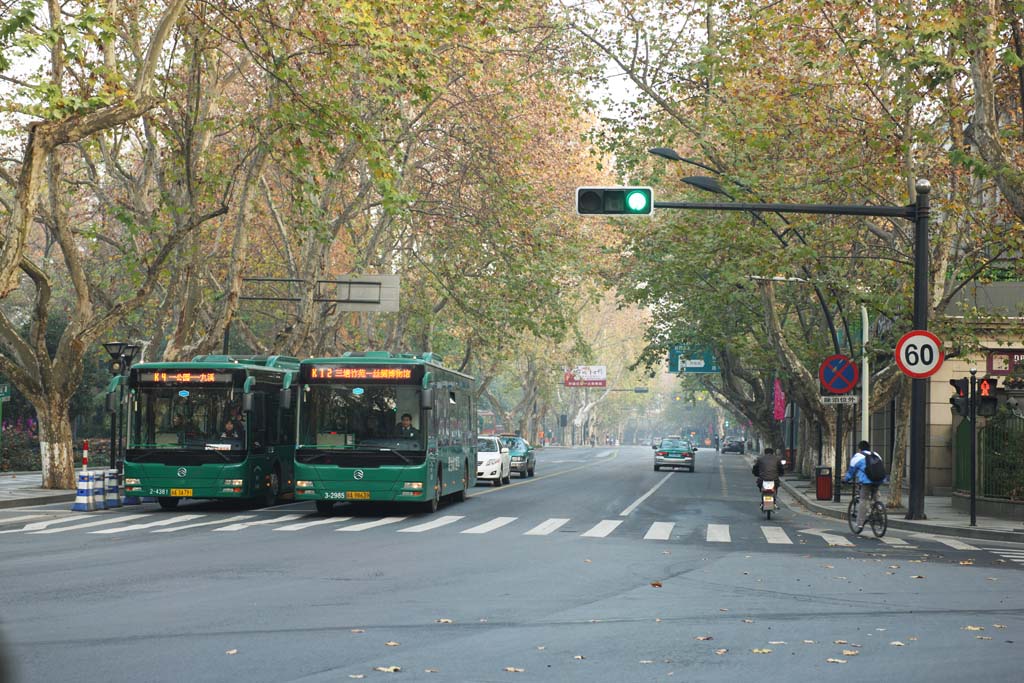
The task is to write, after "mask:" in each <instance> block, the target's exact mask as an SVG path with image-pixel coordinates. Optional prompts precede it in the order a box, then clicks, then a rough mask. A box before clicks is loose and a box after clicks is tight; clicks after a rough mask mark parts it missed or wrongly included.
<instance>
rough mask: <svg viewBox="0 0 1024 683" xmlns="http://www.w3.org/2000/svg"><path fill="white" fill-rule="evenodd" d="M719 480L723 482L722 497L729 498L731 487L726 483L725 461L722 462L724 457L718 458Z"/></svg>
mask: <svg viewBox="0 0 1024 683" xmlns="http://www.w3.org/2000/svg"><path fill="white" fill-rule="evenodd" d="M718 478H719V479H720V480H721V482H722V497H723V498H727V497H728V496H729V485H728V484H726V483H725V461H723V460H722V456H721V455H719V456H718Z"/></svg>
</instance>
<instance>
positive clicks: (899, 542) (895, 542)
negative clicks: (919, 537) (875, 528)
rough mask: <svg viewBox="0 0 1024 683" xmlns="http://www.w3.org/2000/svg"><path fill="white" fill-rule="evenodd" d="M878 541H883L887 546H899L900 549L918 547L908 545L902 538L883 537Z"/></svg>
mask: <svg viewBox="0 0 1024 683" xmlns="http://www.w3.org/2000/svg"><path fill="white" fill-rule="evenodd" d="M878 540H879V541H881V542H882V543H885V544H886V545H891V546H897V547H899V548H906V549H909V548H914V547H916V546H912V545H910V544H909V543H907V542H906V541H905V540H903V539H902V538H897V537H895V536H882V537H881V538H880V539H878Z"/></svg>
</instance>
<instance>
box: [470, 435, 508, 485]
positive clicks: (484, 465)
mask: <svg viewBox="0 0 1024 683" xmlns="http://www.w3.org/2000/svg"><path fill="white" fill-rule="evenodd" d="M476 478H477V480H481V479H484V480H488V481H491V482H494V485H495V486H501V485H502V484H507V483H509V482H510V481H512V458H511V457H510V456H509V454H508V449H507V448H503V447H502V445H501V441H499V440H498V437H496V436H481V437H479V438H478V439H477V442H476Z"/></svg>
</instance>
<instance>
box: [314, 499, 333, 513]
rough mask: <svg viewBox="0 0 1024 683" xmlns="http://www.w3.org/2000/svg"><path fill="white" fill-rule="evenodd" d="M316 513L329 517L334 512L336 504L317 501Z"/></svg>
mask: <svg viewBox="0 0 1024 683" xmlns="http://www.w3.org/2000/svg"><path fill="white" fill-rule="evenodd" d="M316 511H317V512H318V513H320V514H321V515H329V514H331V513H332V512H333V511H334V502H333V501H330V500H318V501H316Z"/></svg>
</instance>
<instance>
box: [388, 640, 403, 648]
mask: <svg viewBox="0 0 1024 683" xmlns="http://www.w3.org/2000/svg"><path fill="white" fill-rule="evenodd" d="M384 644H385V645H387V646H388V647H398V646H399V645H401V643H397V642H395V641H393V640H389V641H388V642H386V643H384Z"/></svg>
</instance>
